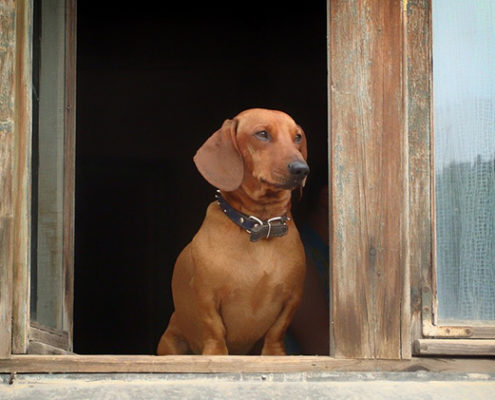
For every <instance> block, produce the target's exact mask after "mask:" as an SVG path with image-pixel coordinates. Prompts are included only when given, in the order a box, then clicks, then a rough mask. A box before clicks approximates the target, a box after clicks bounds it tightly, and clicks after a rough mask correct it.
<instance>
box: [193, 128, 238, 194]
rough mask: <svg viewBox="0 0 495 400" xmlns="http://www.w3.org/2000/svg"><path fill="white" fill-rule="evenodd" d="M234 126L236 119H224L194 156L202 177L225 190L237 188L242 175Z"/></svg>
mask: <svg viewBox="0 0 495 400" xmlns="http://www.w3.org/2000/svg"><path fill="white" fill-rule="evenodd" d="M236 128H237V120H235V119H233V120H230V119H228V120H226V121H225V122H224V123H223V125H222V127H221V128H220V129H219V130H218V131H216V132H215V133H214V134H213V135H211V136H210V137H209V138H208V140H206V142H204V143H203V145H202V146H201V147H200V148H199V150H198V151H197V152H196V155H195V156H194V162H195V164H196V167H197V168H198V170H199V172H200V173H201V175H203V178H205V179H206V180H207V181H208V182H209V183H210V184H211V185H213V186H215V187H217V188H218V189H220V190H223V191H226V192H231V191H233V190H235V189H237V188H238V187H239V186H240V185H241V183H242V179H243V177H244V163H243V160H242V157H241V155H240V154H239V151H238V150H237V145H236Z"/></svg>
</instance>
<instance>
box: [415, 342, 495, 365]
mask: <svg viewBox="0 0 495 400" xmlns="http://www.w3.org/2000/svg"><path fill="white" fill-rule="evenodd" d="M414 352H415V354H418V355H422V356H438V355H444V356H472V357H474V356H492V357H493V356H495V340H480V339H418V340H416V341H415V342H414ZM494 362H495V360H494Z"/></svg>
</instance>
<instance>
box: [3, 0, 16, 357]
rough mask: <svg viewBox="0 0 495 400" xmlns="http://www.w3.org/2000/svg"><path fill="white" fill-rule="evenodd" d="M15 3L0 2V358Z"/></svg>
mask: <svg viewBox="0 0 495 400" xmlns="http://www.w3.org/2000/svg"><path fill="white" fill-rule="evenodd" d="M14 68H15V2H14V1H12V0H6V1H2V2H0V357H7V356H9V355H10V353H11V330H12V325H11V324H12V322H11V320H12V262H13V252H12V249H13V243H14V206H15V205H14V163H15V157H14V143H15V137H14V101H15V98H14Z"/></svg>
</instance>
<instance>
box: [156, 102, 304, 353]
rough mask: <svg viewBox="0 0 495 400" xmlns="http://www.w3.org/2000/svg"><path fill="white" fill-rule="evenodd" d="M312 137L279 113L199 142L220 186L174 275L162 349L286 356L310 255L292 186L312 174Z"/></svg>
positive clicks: (203, 168) (262, 113)
mask: <svg viewBox="0 0 495 400" xmlns="http://www.w3.org/2000/svg"><path fill="white" fill-rule="evenodd" d="M306 158H307V150H306V137H305V134H304V132H303V130H302V129H301V127H300V126H298V125H297V124H296V123H295V122H294V120H293V119H292V118H291V117H290V116H289V115H287V114H285V113H283V112H281V111H275V110H266V109H250V110H246V111H243V112H241V113H240V114H239V115H237V116H236V117H235V118H234V119H232V120H226V121H225V122H224V123H223V125H222V127H221V128H220V129H219V130H218V131H216V132H215V133H214V134H213V135H212V136H211V137H210V138H209V139H208V140H207V141H206V142H205V143H204V144H203V145H202V146H201V148H200V149H199V150H198V152H197V153H196V155H195V157H194V161H195V163H196V166H197V168H198V170H199V171H200V173H201V174H202V175H203V177H204V178H205V179H206V180H207V181H208V182H209V183H210V184H212V185H213V186H215V187H217V188H218V189H220V190H219V191H218V194H217V201H215V202H213V203H211V204H210V205H209V207H208V209H207V211H206V217H205V219H204V221H203V224H202V226H201V228H200V229H199V231H198V233H197V234H196V235H195V236H194V238H193V240H192V242H191V243H189V244H188V245H187V246H186V247H185V248H184V250H183V251H182V252H181V253H180V255H179V257H178V258H177V262H176V264H175V268H174V273H173V277H172V293H173V299H174V306H175V311H174V313H173V314H172V316H171V318H170V322H169V324H168V327H167V329H166V330H165V333H164V334H163V336H162V338H161V339H160V343H159V344H158V350H157V352H158V354H159V355H165V354H188V353H196V354H247V353H249V352H250V351H251V350H252V348H253V346H254V345H255V344H256V343H258V342H260V341H261V340H263V344H262V349H261V354H262V355H280V354H285V347H284V335H285V331H286V329H287V327H288V326H289V323H290V321H291V319H292V316H293V315H294V312H295V310H296V308H297V306H298V304H299V301H300V299H301V296H302V290H303V283H304V276H305V257H304V249H303V245H302V243H301V240H300V238H299V233H298V231H297V228H296V226H295V224H294V221H293V220H292V218H291V213H290V208H291V191H292V190H293V189H297V188H301V187H302V186H303V185H304V183H305V180H306V176H307V175H308V173H309V167H308V165H307V164H306V161H305V160H306Z"/></svg>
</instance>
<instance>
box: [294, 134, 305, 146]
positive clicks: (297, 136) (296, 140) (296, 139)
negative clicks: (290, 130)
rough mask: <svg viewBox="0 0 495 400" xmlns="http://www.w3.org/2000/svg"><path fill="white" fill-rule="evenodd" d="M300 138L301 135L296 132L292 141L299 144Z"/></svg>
mask: <svg viewBox="0 0 495 400" xmlns="http://www.w3.org/2000/svg"><path fill="white" fill-rule="evenodd" d="M302 139H303V137H302V135H301V134H300V133H298V134H297V135H296V137H295V139H294V142H296V144H299V143H301V142H302Z"/></svg>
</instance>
